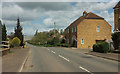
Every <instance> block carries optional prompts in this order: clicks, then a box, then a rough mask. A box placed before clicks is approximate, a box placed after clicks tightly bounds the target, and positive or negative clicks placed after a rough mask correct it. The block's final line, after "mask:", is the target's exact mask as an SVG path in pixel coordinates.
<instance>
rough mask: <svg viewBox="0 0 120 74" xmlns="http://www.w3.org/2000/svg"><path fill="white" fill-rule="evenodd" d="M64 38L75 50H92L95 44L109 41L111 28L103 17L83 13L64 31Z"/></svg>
mask: <svg viewBox="0 0 120 74" xmlns="http://www.w3.org/2000/svg"><path fill="white" fill-rule="evenodd" d="M65 38H66V43H69V44H71V45H72V46H75V47H77V48H92V46H93V44H95V43H99V42H100V41H105V40H110V39H111V26H110V24H109V23H108V22H107V21H106V20H105V19H104V18H103V17H100V16H98V15H96V14H94V13H92V12H89V13H87V12H86V11H84V12H83V16H81V17H79V18H78V19H77V20H75V21H74V22H73V23H72V24H70V25H69V26H68V27H67V28H66V29H65Z"/></svg>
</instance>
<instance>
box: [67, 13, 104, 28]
mask: <svg viewBox="0 0 120 74" xmlns="http://www.w3.org/2000/svg"><path fill="white" fill-rule="evenodd" d="M84 19H104V18H103V17H100V16H98V15H96V14H94V13H92V12H89V13H87V14H86V15H85V16H81V17H79V18H78V19H77V20H75V21H74V22H73V23H71V24H70V25H69V26H68V27H67V28H69V27H70V26H73V25H78V23H80V22H82V21H83V20H84ZM67 28H66V29H67Z"/></svg>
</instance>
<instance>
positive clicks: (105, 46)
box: [93, 42, 110, 53]
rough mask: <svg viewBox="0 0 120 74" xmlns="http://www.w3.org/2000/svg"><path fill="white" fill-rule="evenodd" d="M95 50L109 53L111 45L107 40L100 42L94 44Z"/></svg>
mask: <svg viewBox="0 0 120 74" xmlns="http://www.w3.org/2000/svg"><path fill="white" fill-rule="evenodd" d="M93 51H94V52H100V53H108V52H109V51H110V46H109V44H108V43H107V42H100V43H98V44H94V45H93Z"/></svg>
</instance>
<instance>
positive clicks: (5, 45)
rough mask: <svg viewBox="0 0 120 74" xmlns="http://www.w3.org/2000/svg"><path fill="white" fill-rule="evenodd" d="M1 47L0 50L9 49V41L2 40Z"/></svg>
mask: <svg viewBox="0 0 120 74" xmlns="http://www.w3.org/2000/svg"><path fill="white" fill-rule="evenodd" d="M1 47H2V49H0V51H5V50H9V49H10V42H9V41H2V44H1Z"/></svg>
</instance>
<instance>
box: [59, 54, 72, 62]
mask: <svg viewBox="0 0 120 74" xmlns="http://www.w3.org/2000/svg"><path fill="white" fill-rule="evenodd" d="M59 57H61V58H63V59H64V60H66V61H68V62H69V61H70V60H68V59H67V58H65V57H63V56H61V55H59Z"/></svg>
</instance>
